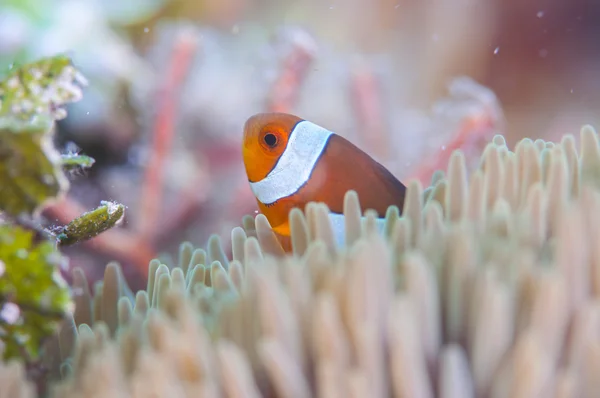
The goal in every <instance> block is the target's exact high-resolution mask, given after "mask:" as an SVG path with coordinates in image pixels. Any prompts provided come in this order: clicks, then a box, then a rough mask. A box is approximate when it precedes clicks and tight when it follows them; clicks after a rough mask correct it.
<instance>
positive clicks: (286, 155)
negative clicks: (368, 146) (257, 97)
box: [242, 113, 406, 251]
mask: <svg viewBox="0 0 600 398" xmlns="http://www.w3.org/2000/svg"><path fill="white" fill-rule="evenodd" d="M242 153H243V160H244V166H245V168H246V174H247V177H248V181H249V183H250V188H251V189H252V192H253V193H254V196H255V197H256V200H257V202H258V207H259V211H260V212H261V213H263V214H264V215H265V216H266V218H267V220H268V221H269V223H270V224H271V227H272V229H273V231H274V232H275V234H276V235H279V236H278V237H279V238H280V242H281V241H282V239H281V238H283V239H284V240H285V239H287V240H288V244H285V245H284V244H283V243H282V246H287V245H289V237H290V225H289V221H288V216H289V213H290V211H291V210H292V209H293V208H300V210H302V211H304V209H305V206H306V204H307V203H309V202H322V203H325V204H326V205H327V206H328V208H329V210H330V214H329V218H330V221H331V225H332V227H333V232H334V237H335V239H336V241H337V243H338V245H340V246H342V245H343V242H344V241H345V224H344V215H343V206H344V196H345V194H346V192H348V191H349V190H354V191H356V192H357V194H358V198H359V201H360V206H361V211H362V212H363V213H364V211H365V210H367V209H372V210H375V211H376V212H377V215H378V217H379V218H378V219H377V224H378V227H379V228H380V230H382V229H383V225H384V221H385V214H386V212H387V209H388V207H389V206H392V205H395V206H397V207H398V209H399V210H400V211H402V208H403V206H404V196H405V193H406V187H405V186H404V184H402V183H401V182H400V181H399V180H398V179H396V177H394V175H392V173H390V172H389V171H388V170H387V169H386V168H385V167H383V166H382V165H381V164H380V163H378V162H377V161H375V160H374V159H373V158H371V157H370V156H369V155H368V154H366V153H365V152H363V151H362V150H360V149H359V148H358V147H356V146H355V145H354V144H352V143H351V142H350V141H348V140H347V139H345V138H343V137H341V136H339V135H337V134H335V133H333V132H332V131H329V130H327V129H325V128H323V127H321V126H318V125H316V124H314V123H311V122H309V121H308V120H304V119H301V118H299V117H298V116H294V115H290V114H286V113H259V114H256V115H254V116H252V117H250V118H249V119H248V120H247V121H246V124H245V126H244V137H243V144H242ZM284 248H285V247H284ZM286 251H289V247H288V248H287V249H286Z"/></svg>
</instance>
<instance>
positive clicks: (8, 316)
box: [0, 303, 21, 324]
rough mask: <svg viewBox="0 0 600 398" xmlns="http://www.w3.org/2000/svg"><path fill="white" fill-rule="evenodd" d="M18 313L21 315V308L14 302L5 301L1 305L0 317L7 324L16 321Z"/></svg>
mask: <svg viewBox="0 0 600 398" xmlns="http://www.w3.org/2000/svg"><path fill="white" fill-rule="evenodd" d="M19 315H21V310H20V309H19V306H18V305H16V304H15V303H5V304H4V305H3V306H2V310H0V318H2V319H4V321H5V322H6V323H8V324H13V323H15V322H17V321H18V320H19Z"/></svg>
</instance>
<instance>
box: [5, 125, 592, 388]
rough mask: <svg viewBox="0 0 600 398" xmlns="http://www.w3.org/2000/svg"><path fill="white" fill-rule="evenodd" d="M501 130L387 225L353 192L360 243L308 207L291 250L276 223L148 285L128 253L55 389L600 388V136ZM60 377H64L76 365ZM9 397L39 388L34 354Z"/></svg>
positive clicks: (300, 214) (197, 255)
mask: <svg viewBox="0 0 600 398" xmlns="http://www.w3.org/2000/svg"><path fill="white" fill-rule="evenodd" d="M580 142H581V144H580V146H581V149H580V150H579V152H578V151H577V149H576V144H575V138H574V137H573V136H572V135H566V136H564V137H563V139H562V141H561V142H560V143H552V142H544V141H542V140H536V141H533V140H530V139H524V140H522V141H520V142H519V143H518V144H517V145H516V147H515V149H514V151H511V150H509V149H508V147H507V146H506V143H505V140H504V138H503V137H502V136H496V137H494V139H493V141H492V142H491V143H489V144H488V146H487V147H486V149H485V151H484V153H483V155H482V157H481V162H480V166H479V167H478V168H477V169H476V170H474V171H473V172H472V173H471V174H470V175H467V168H466V165H465V158H464V156H463V155H462V153H461V152H459V151H455V152H454V153H453V155H452V157H451V160H450V163H449V165H448V169H447V172H446V173H442V172H438V173H436V174H435V175H434V178H433V179H432V184H431V186H430V187H427V188H426V189H423V187H422V186H421V184H420V183H419V182H418V181H411V182H409V184H408V190H407V198H406V200H405V207H404V209H402V210H403V211H402V216H400V215H399V211H398V210H399V209H396V208H393V207H391V208H390V209H389V210H388V213H387V216H386V219H387V221H386V228H385V233H384V234H383V235H380V234H379V233H378V232H377V231H376V228H375V223H374V217H375V215H374V213H372V212H370V211H367V212H366V213H365V215H366V216H367V218H366V220H365V221H364V222H362V221H361V213H360V206H359V199H360V198H358V196H357V195H356V193H355V192H352V191H350V192H348V194H347V195H346V199H345V207H344V212H345V215H346V217H347V220H348V221H347V223H346V224H347V230H346V245H345V247H343V248H340V247H337V246H336V244H335V243H334V240H333V236H332V232H331V227H330V225H329V224H328V221H327V220H328V218H327V217H326V214H327V211H328V210H327V208H326V206H325V205H323V204H318V203H311V204H309V205H308V206H307V208H306V209H304V211H301V210H299V209H295V210H293V211H292V212H291V214H290V222H291V229H292V241H293V249H294V250H293V251H294V252H293V255H289V256H285V255H282V253H281V248H280V247H279V246H278V242H277V240H276V239H275V238H274V236H272V235H271V234H269V225H268V222H267V220H266V218H265V217H264V216H262V215H258V216H257V217H256V218H255V219H252V218H250V219H246V220H245V222H244V228H241V227H238V228H235V229H234V230H233V231H232V234H231V237H232V247H233V258H232V259H229V258H227V257H226V256H225V254H224V252H223V250H222V248H221V244H220V241H219V239H218V238H217V237H216V236H215V237H213V238H211V239H210V240H209V244H208V247H207V249H206V250H203V249H194V248H193V246H192V245H191V244H190V243H187V242H186V243H183V244H182V245H181V249H180V253H179V257H178V261H177V264H176V265H173V266H171V267H169V266H168V265H166V264H161V263H160V262H159V261H158V260H153V261H152V262H151V263H150V265H149V268H150V269H149V280H148V287H147V290H146V291H139V292H137V293H135V295H134V294H133V293H132V292H131V291H130V289H129V288H128V287H127V285H126V283H125V282H124V279H123V277H122V274H121V271H120V268H119V266H118V264H116V263H111V264H109V265H108V266H107V267H106V271H105V278H104V281H103V282H101V283H99V284H97V285H96V289H95V291H94V292H93V294H92V293H90V292H89V290H88V289H87V281H86V280H85V277H84V276H83V273H82V272H81V271H78V270H75V271H74V292H75V294H76V311H75V313H74V314H73V317H72V318H70V319H67V320H65V322H64V325H63V327H62V329H61V331H60V334H59V336H57V339H56V340H55V341H54V342H49V344H48V351H47V357H46V361H47V363H48V366H50V368H51V370H53V371H54V372H55V374H56V378H57V379H60V380H57V381H56V382H53V386H52V388H51V396H55V397H64V398H70V397H136V398H138V397H139V398H141V397H293V398H304V397H313V396H314V397H366V396H369V397H389V396H395V397H418V398H420V397H435V396H439V397H444V398H450V397H460V398H468V397H490V398H503V397H597V396H598V394H599V391H600V378H599V377H597V376H598V375H599V374H600V373H599V372H600V333H599V332H600V303H599V301H598V300H597V297H598V296H599V295H600V245H598V244H597V242H598V241H599V239H600V222H599V221H600V146H599V143H598V138H597V135H596V132H595V131H594V130H593V129H592V128H591V127H589V126H584V127H583V128H582V130H581V140H580ZM59 370H60V372H59ZM0 380H2V382H0V397H1V396H7V397H9V396H10V397H15V398H21V397H33V396H34V392H33V389H32V388H31V386H30V385H29V384H28V382H26V381H25V379H24V371H23V369H22V368H21V365H20V364H18V363H11V364H4V365H2V367H1V368H0Z"/></svg>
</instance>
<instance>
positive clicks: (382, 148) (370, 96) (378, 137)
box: [350, 65, 389, 159]
mask: <svg viewBox="0 0 600 398" xmlns="http://www.w3.org/2000/svg"><path fill="white" fill-rule="evenodd" d="M350 98H351V99H352V103H353V107H354V111H355V112H354V114H355V117H356V118H357V124H358V131H359V132H360V133H361V134H362V135H363V139H364V142H365V144H366V145H368V146H370V148H369V149H370V152H371V153H372V154H374V155H375V156H376V157H378V158H380V159H386V158H387V157H388V156H389V140H388V134H387V132H386V128H385V126H384V119H383V114H382V112H381V108H382V104H381V88H380V86H379V84H378V81H377V79H376V77H375V75H374V74H373V72H372V71H371V70H370V69H368V68H367V67H365V66H363V65H361V66H359V67H358V68H357V69H356V70H355V71H354V72H353V74H352V83H351V85H350Z"/></svg>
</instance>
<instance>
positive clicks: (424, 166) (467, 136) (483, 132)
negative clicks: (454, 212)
mask: <svg viewBox="0 0 600 398" xmlns="http://www.w3.org/2000/svg"><path fill="white" fill-rule="evenodd" d="M494 125H495V119H494V117H493V116H492V115H490V114H489V113H484V114H481V115H478V116H471V117H468V118H466V119H465V120H464V122H463V123H462V124H461V127H460V128H459V129H458V131H457V133H456V135H455V136H454V138H453V139H452V140H451V141H450V142H449V143H448V144H446V145H445V146H443V147H442V148H440V150H439V151H437V153H435V154H434V156H431V157H430V158H429V159H427V160H425V161H424V162H423V163H421V164H420V166H419V167H418V168H417V170H416V171H415V172H414V173H412V175H411V177H412V178H416V179H418V180H419V181H421V183H422V184H423V185H424V186H427V185H429V183H430V181H431V176H432V175H433V173H434V172H435V171H436V170H446V168H447V167H448V161H449V160H450V156H451V155H452V152H453V151H454V150H457V149H460V150H462V151H463V152H469V151H470V149H471V148H472V147H473V146H474V145H476V143H477V142H478V141H479V140H482V139H485V138H488V136H489V135H490V134H492V133H494V132H495V129H494Z"/></svg>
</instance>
